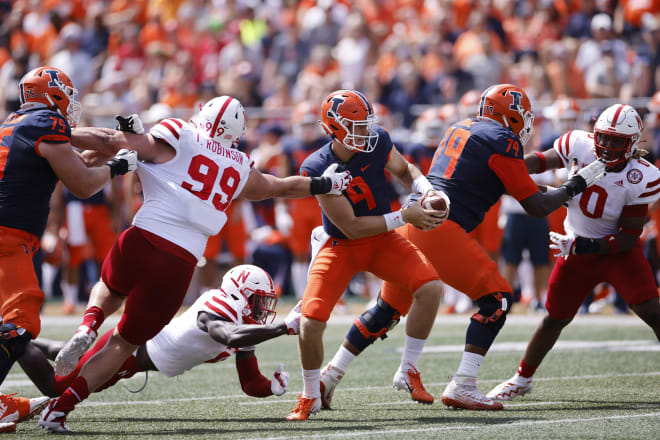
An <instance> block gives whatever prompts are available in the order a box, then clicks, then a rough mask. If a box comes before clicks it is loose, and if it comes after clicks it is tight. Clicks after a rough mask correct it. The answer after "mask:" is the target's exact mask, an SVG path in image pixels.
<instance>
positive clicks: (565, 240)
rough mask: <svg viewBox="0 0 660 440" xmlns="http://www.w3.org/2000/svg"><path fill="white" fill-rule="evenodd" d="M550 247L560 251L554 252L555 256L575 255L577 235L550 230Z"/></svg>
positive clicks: (566, 256) (565, 257)
mask: <svg viewBox="0 0 660 440" xmlns="http://www.w3.org/2000/svg"><path fill="white" fill-rule="evenodd" d="M550 241H552V244H550V249H556V250H557V251H558V252H557V253H556V254H554V256H555V257H557V258H560V257H564V259H567V258H568V256H569V255H575V235H573V234H566V235H562V234H558V233H556V232H550Z"/></svg>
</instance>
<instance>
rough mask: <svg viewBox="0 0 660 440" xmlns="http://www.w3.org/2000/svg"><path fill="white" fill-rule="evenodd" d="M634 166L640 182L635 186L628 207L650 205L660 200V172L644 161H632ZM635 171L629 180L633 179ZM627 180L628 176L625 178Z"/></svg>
mask: <svg viewBox="0 0 660 440" xmlns="http://www.w3.org/2000/svg"><path fill="white" fill-rule="evenodd" d="M631 162H633V163H634V164H636V165H637V166H636V168H634V169H635V170H637V171H639V173H640V174H641V178H642V180H641V181H640V182H639V184H638V185H636V186H635V192H634V196H633V197H632V199H631V200H630V202H629V203H628V204H629V205H644V204H645V205H652V204H653V203H655V202H656V201H657V200H658V198H660V170H658V168H656V166H655V165H653V164H652V163H650V162H648V161H647V160H644V159H632V160H631ZM637 171H633V173H632V175H631V176H630V178H632V179H635V178H637V177H635V174H636V173H637ZM626 178H627V179H628V176H626Z"/></svg>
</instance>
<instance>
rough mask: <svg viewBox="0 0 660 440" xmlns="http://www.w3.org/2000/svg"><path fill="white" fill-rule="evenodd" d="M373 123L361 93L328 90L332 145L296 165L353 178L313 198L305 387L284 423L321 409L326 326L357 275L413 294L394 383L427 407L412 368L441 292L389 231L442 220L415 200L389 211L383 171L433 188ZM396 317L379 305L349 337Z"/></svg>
mask: <svg viewBox="0 0 660 440" xmlns="http://www.w3.org/2000/svg"><path fill="white" fill-rule="evenodd" d="M375 123H376V116H375V113H374V109H373V106H372V105H371V103H370V102H369V100H368V99H367V98H366V97H365V96H364V95H363V94H362V93H360V92H357V91H354V90H338V91H335V92H332V93H331V94H330V95H328V96H327V97H326V98H325V99H324V100H323V102H322V104H321V127H323V129H324V130H325V132H326V133H327V134H328V135H329V136H330V137H331V139H332V140H331V141H330V142H328V143H327V144H325V145H324V146H323V147H321V148H319V149H318V150H317V151H315V152H314V153H313V154H311V155H310V156H308V157H307V159H305V161H304V162H303V164H302V166H301V168H300V173H301V174H302V175H304V176H320V175H321V174H322V173H323V170H325V169H326V168H327V167H328V166H336V167H338V168H337V169H342V170H348V171H350V172H351V175H352V176H353V180H352V182H351V185H350V187H349V188H348V189H347V190H346V191H345V192H344V195H343V197H325V196H317V200H318V203H319V205H320V206H321V210H322V213H323V228H324V230H325V238H324V239H320V240H319V241H318V242H317V243H316V245H315V247H316V248H318V250H317V251H316V252H315V253H314V257H313V258H314V259H313V261H312V263H311V266H310V269H309V279H308V282H307V286H306V288H305V294H304V296H303V303H302V315H303V316H302V319H301V323H300V337H299V338H298V347H299V351H300V359H301V363H302V373H303V382H304V388H303V392H302V394H300V396H299V398H298V404H297V405H296V407H295V408H294V409H293V411H292V412H291V413H290V414H289V415H288V416H287V417H286V419H287V420H291V421H293V420H307V419H308V418H309V416H310V414H313V413H315V412H317V411H318V410H319V409H321V392H322V391H321V389H320V367H321V365H322V363H323V332H324V330H325V325H326V324H325V323H326V322H327V320H328V318H329V317H330V313H331V312H332V310H333V308H334V306H335V305H336V303H337V301H338V300H339V298H340V296H341V295H342V293H343V292H344V290H345V289H346V286H347V285H348V283H349V281H350V280H351V278H353V276H354V275H355V274H357V273H358V272H363V271H368V272H371V273H373V274H374V275H376V276H377V277H379V278H382V279H386V280H389V281H391V282H392V283H394V284H396V285H400V286H401V287H405V288H407V289H409V291H410V292H414V296H415V303H414V305H413V307H412V309H411V310H410V319H408V322H407V326H406V341H407V342H406V344H407V348H408V349H407V350H406V351H405V352H404V355H403V360H402V363H401V367H400V369H399V370H398V371H397V372H396V374H395V376H394V383H395V384H396V385H397V386H400V387H401V388H406V389H410V388H411V387H412V388H414V389H415V390H416V393H417V394H416V395H415V396H414V398H415V397H416V398H417V399H419V400H422V401H425V402H426V403H431V402H433V397H432V396H431V395H430V394H429V393H428V392H426V390H424V388H423V386H422V385H421V380H420V378H419V377H420V374H419V371H418V370H417V368H416V367H417V360H418V359H419V357H420V355H421V351H422V347H423V345H424V342H425V340H426V338H427V337H428V335H429V333H430V331H431V328H432V326H433V321H434V319H435V316H436V312H437V309H438V304H439V301H440V296H441V289H442V287H441V284H440V282H439V281H438V276H437V274H436V273H435V271H434V270H433V268H432V267H431V265H430V264H429V262H428V261H427V260H426V259H425V258H424V256H423V255H421V254H420V252H419V251H418V250H417V248H416V247H415V246H413V245H412V244H411V243H410V242H409V241H408V240H406V239H404V238H403V237H402V236H401V235H399V234H398V233H396V232H394V231H393V230H394V229H395V228H396V227H399V226H402V225H404V224H406V223H411V224H413V225H414V226H416V227H418V228H422V229H432V228H434V227H436V226H437V225H438V224H440V223H442V221H444V219H445V217H443V216H442V215H440V213H439V212H438V211H435V210H425V209H423V208H422V207H421V205H420V204H419V203H413V204H411V205H410V206H409V207H408V208H407V209H404V210H398V211H395V212H391V209H390V200H389V197H388V194H387V192H386V191H385V190H384V188H385V187H386V185H387V180H386V177H385V173H384V171H385V170H387V171H389V172H390V173H391V174H392V175H394V176H396V177H398V178H399V179H401V180H402V181H403V182H406V183H407V184H408V185H412V188H413V190H414V191H415V192H419V193H422V194H427V193H428V192H430V191H432V188H431V185H430V183H429V182H428V181H427V180H426V178H425V177H424V175H423V174H422V173H421V171H419V169H418V168H417V167H415V166H414V165H412V164H411V163H409V162H407V161H406V160H405V159H404V158H403V156H401V153H399V152H398V150H397V149H396V148H395V147H394V145H393V143H392V141H391V140H390V136H389V134H388V132H387V131H386V130H385V129H384V128H382V127H380V126H377V125H375ZM440 194H441V193H440ZM317 238H320V237H317ZM398 318H399V315H398V314H397V313H396V311H395V310H394V309H392V308H391V307H390V306H389V305H387V304H385V303H382V302H381V301H378V303H377V305H376V306H374V311H373V313H371V314H369V315H368V316H367V317H366V318H365V323H364V325H362V326H361V327H360V328H359V329H358V330H356V333H357V334H356V336H355V337H356V338H357V339H358V340H360V341H364V342H366V341H368V340H369V338H372V337H374V336H379V335H381V334H383V333H384V332H385V331H387V329H388V328H389V327H390V326H392V325H394V323H395V322H396V321H397V320H398ZM410 383H412V386H411V385H410Z"/></svg>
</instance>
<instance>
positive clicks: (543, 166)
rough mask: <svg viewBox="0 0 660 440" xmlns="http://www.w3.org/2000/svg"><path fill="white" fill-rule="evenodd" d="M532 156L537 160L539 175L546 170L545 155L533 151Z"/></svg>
mask: <svg viewBox="0 0 660 440" xmlns="http://www.w3.org/2000/svg"><path fill="white" fill-rule="evenodd" d="M534 155H535V156H536V157H538V158H539V171H538V172H539V173H542V172H544V171H545V170H547V169H548V166H547V163H546V161H545V155H544V154H543V153H541V152H539V151H535V152H534Z"/></svg>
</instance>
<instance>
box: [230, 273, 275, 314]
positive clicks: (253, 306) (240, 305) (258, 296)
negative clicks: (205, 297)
mask: <svg viewBox="0 0 660 440" xmlns="http://www.w3.org/2000/svg"><path fill="white" fill-rule="evenodd" d="M220 290H221V291H222V292H223V293H224V294H225V295H226V297H227V301H226V302H227V304H228V305H229V306H230V307H231V308H232V309H234V311H235V312H236V313H237V314H239V315H242V316H243V322H244V323H246V324H254V323H258V324H266V322H267V321H268V318H271V320H270V322H272V321H273V319H275V305H276V304H277V293H275V287H274V286H273V280H272V279H271V278H270V275H268V273H267V272H266V271H265V270H263V269H262V268H260V267H257V266H253V265H251V264H242V265H240V266H236V267H233V268H231V269H230V270H229V271H228V272H227V273H226V274H225V276H224V277H222V284H221V285H220Z"/></svg>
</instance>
